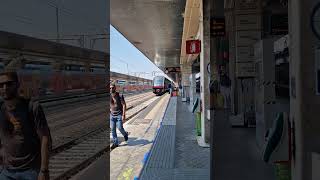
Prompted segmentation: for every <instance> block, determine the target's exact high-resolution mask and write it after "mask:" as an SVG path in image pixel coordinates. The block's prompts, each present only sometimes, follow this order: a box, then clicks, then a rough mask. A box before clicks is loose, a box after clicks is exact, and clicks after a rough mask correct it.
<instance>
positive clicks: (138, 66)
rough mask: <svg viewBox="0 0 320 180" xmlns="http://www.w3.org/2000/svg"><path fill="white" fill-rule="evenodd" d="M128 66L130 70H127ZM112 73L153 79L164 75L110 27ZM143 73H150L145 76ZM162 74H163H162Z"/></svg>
mask: <svg viewBox="0 0 320 180" xmlns="http://www.w3.org/2000/svg"><path fill="white" fill-rule="evenodd" d="M127 66H128V68H127ZM110 71H113V72H118V73H122V74H128V71H129V74H130V75H133V76H139V77H142V78H146V79H152V78H153V76H152V72H153V71H156V72H158V73H156V75H164V73H163V72H162V71H161V70H160V69H159V68H158V67H157V66H156V65H155V64H153V63H152V62H151V61H150V60H149V59H148V58H147V57H146V56H145V55H143V54H142V53H141V52H140V51H139V50H138V49H137V48H136V47H135V46H133V45H132V44H131V43H130V42H129V41H128V40H127V39H126V38H125V37H124V36H123V35H122V34H121V33H119V32H118V31H117V30H116V29H115V28H114V27H113V26H112V25H110ZM142 72H145V73H148V74H143V73H142ZM160 72H161V73H160Z"/></svg>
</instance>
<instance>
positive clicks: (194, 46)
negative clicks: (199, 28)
mask: <svg viewBox="0 0 320 180" xmlns="http://www.w3.org/2000/svg"><path fill="white" fill-rule="evenodd" d="M186 51H187V52H186V53H187V54H199V53H200V52H201V41H200V40H187V41H186Z"/></svg>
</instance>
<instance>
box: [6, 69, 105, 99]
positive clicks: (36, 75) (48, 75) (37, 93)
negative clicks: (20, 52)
mask: <svg viewBox="0 0 320 180" xmlns="http://www.w3.org/2000/svg"><path fill="white" fill-rule="evenodd" d="M3 71H4V66H3V64H2V63H0V72H3ZM17 73H18V78H19V81H20V88H19V94H20V95H21V96H24V97H26V98H31V97H33V98H40V99H43V98H47V97H59V96H65V95H74V94H83V93H89V92H90V93H91V92H93V93H95V92H102V93H103V92H107V90H106V87H105V84H106V82H107V74H106V72H103V69H102V70H101V71H95V72H83V71H79V70H62V71H60V72H55V71H53V70H52V69H51V68H50V66H47V65H26V66H25V67H24V68H23V69H21V70H18V71H17Z"/></svg>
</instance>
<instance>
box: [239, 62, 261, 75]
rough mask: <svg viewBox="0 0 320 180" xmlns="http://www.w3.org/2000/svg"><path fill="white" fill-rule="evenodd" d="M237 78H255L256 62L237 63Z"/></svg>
mask: <svg viewBox="0 0 320 180" xmlns="http://www.w3.org/2000/svg"><path fill="white" fill-rule="evenodd" d="M236 75H237V77H255V75H256V71H255V64H254V62H245V63H242V62H237V64H236Z"/></svg>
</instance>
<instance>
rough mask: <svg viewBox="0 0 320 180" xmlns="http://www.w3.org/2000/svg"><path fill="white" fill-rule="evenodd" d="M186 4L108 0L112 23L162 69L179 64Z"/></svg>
mask: <svg viewBox="0 0 320 180" xmlns="http://www.w3.org/2000/svg"><path fill="white" fill-rule="evenodd" d="M185 6H186V0H111V2H110V7H111V8H110V9H111V24H112V26H114V27H115V28H116V29H117V30H118V31H119V32H120V33H122V34H123V35H124V36H125V37H126V38H127V39H128V40H129V41H130V42H131V43H132V44H133V45H134V46H136V47H137V48H138V49H139V50H140V51H141V52H142V53H143V54H144V55H145V56H146V57H148V58H149V59H150V60H151V61H152V62H153V63H154V64H155V65H157V66H158V67H159V68H160V69H161V70H164V68H165V67H180V55H181V42H182V34H183V24H184V19H183V13H184V9H185ZM171 77H172V76H171Z"/></svg>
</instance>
